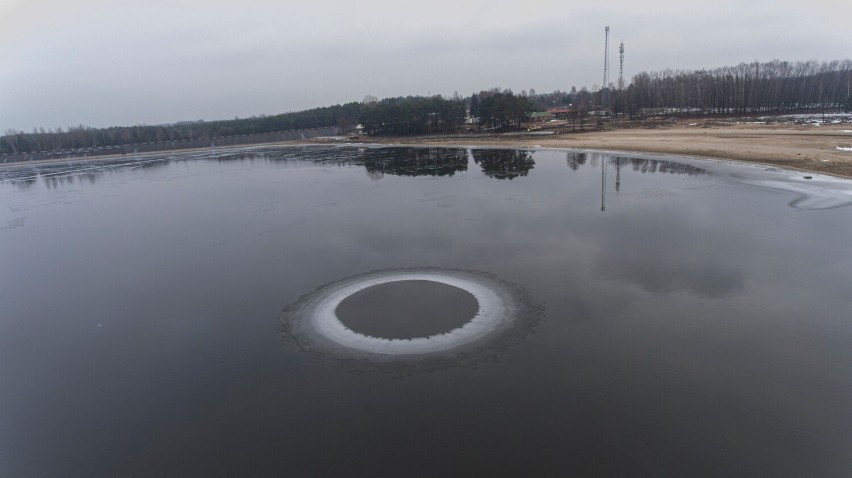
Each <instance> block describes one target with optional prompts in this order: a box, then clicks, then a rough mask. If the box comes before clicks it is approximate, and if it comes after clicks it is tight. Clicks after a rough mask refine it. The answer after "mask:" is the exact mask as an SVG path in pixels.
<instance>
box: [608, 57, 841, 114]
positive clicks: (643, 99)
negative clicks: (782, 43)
mask: <svg viewBox="0 0 852 478" xmlns="http://www.w3.org/2000/svg"><path fill="white" fill-rule="evenodd" d="M850 88H852V61H850V60H845V61H832V62H828V63H817V62H815V61H807V62H792V63H791V62H786V61H780V60H774V61H770V62H768V63H760V62H754V63H741V64H739V65H737V66H729V67H724V68H716V69H713V70H697V71H691V70H664V71H658V72H651V73H648V72H642V73H639V74H637V75H635V76H634V77H633V80H632V82H631V83H630V85H629V86H628V87H627V89H625V90H622V91H613V92H612V95H611V98H612V101H611V104H612V109H613V111H614V112H616V113H627V114H630V115H631V116H634V115H642V114H661V113H663V114H680V115H683V116H700V115H747V114H784V113H794V112H807V111H811V112H814V111H816V112H822V111H838V110H846V111H849V110H852V97H850V93H852V92H850Z"/></svg>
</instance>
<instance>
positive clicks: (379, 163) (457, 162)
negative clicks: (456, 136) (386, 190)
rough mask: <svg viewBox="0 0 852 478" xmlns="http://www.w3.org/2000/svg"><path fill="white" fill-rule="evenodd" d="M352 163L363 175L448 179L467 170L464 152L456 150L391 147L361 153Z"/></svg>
mask: <svg viewBox="0 0 852 478" xmlns="http://www.w3.org/2000/svg"><path fill="white" fill-rule="evenodd" d="M353 162H355V163H360V164H362V165H363V166H364V167H366V168H367V176H369V177H370V178H371V179H381V178H382V177H383V176H384V175H385V174H393V175H395V176H452V175H454V174H456V173H458V172H462V171H467V151H465V150H463V149H456V148H392V149H385V148H382V149H371V148H367V149H364V150H363V151H361V154H360V155H359V157H358V158H356V159H355V160H354V161H353Z"/></svg>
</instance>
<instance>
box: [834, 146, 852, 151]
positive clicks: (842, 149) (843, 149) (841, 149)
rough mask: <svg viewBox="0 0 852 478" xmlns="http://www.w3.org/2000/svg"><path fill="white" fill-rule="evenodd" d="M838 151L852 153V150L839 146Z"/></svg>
mask: <svg viewBox="0 0 852 478" xmlns="http://www.w3.org/2000/svg"><path fill="white" fill-rule="evenodd" d="M837 150H838V151H852V148H846V147H843V146H838V147H837Z"/></svg>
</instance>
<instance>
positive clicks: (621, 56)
mask: <svg viewBox="0 0 852 478" xmlns="http://www.w3.org/2000/svg"><path fill="white" fill-rule="evenodd" d="M623 89H624V40H621V45H619V46H618V91H621V90H623Z"/></svg>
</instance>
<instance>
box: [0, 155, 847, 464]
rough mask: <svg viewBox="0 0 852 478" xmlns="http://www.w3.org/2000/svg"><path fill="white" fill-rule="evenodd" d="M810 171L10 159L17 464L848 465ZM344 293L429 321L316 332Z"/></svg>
mask: <svg viewBox="0 0 852 478" xmlns="http://www.w3.org/2000/svg"><path fill="white" fill-rule="evenodd" d="M804 175H805V174H804V173H794V172H788V171H779V170H773V169H767V168H766V167H763V166H749V165H739V164H732V163H725V162H712V161H699V160H690V159H685V158H665V159H663V158H655V157H653V156H647V155H636V156H625V155H614V154H603V153H583V152H579V151H560V150H538V151H533V150H508V149H502V150H494V149H468V148H457V149H453V148H444V149H429V148H423V149H415V148H370V147H364V148H359V147H352V146H346V147H334V146H308V147H280V148H243V149H231V150H221V149H220V150H211V151H202V152H191V153H181V154H175V155H164V156H162V157H148V158H145V159H135V158H131V157H128V158H123V159H117V160H111V161H98V162H95V161H90V162H69V163H52V164H31V165H26V166H21V167H15V168H2V169H0V476H3V477H6V476H9V477H19V476H20V477H68V476H86V477H101V476H103V477H114V476H133V477H148V476H152V477H159V476H355V475H371V476H442V475H443V476H453V475H455V476H643V475H644V476H672V477H681V476H773V477H775V476H790V477H799V476H821V477H835V476H836V477H846V476H852V453H850V452H849V450H850V447H852V367H850V364H852V300H850V290H852V207H850V204H852V183H850V182H849V181H844V180H839V179H834V178H829V177H825V176H819V175H809V176H811V178H810V179H805V178H804ZM389 278H395V280H398V281H408V282H399V283H395V282H393V281H390V279H389ZM363 280H368V281H372V282H370V283H369V284H372V286H371V287H372V288H366V286H365V285H364V284H367V283H366V282H359V281H363ZM418 281H420V282H418ZM422 281H431V282H430V284H431V285H430V286H429V287H430V288H429V289H428V294H429V295H428V297H434V299H433V300H432V301H431V302H435V303H429V302H430V301H429V300H426V302H417V301H416V300H413V299H411V298H410V294H412V293H416V292H417V291H423V293H424V294H426V293H427V292H426V289H424V288H422V287H421V286H422ZM359 284H361V285H359ZM359 291H360V292H359ZM335 294H337V295H335ZM406 294H409V295H408V296H407V295H406ZM489 294H491V295H489ZM383 295H386V296H387V301H386V302H383V301H382V298H381V296H383ZM328 297H337V298H338V299H339V300H340V302H339V303H340V307H341V308H340V309H339V311H340V314H341V318H342V319H344V322H346V323H347V324H349V325H350V326H351V327H353V328H359V329H360V328H363V330H359V333H363V334H365V335H369V336H380V335H382V334H386V337H385V338H384V339H381V340H384V341H385V342H382V343H380V341H381V340H380V341H379V342H376V344H374V345H372V346H375V347H388V348H387V350H395V351H397V352H399V351H402V352H406V351H407V350H409V349H406V348H405V347H403V345H405V344H402V345H400V344H401V343H400V342H394V340H407V339H408V338H409V336H418V335H423V336H430V337H438V339H436V340H433V341H432V342H428V343H426V345H425V346H424V347H425V348H423V349H422V350H426V351H427V353H426V354H424V355H423V356H422V358H421V357H420V356H419V355H416V354H414V356H413V358H412V356H405V357H403V356H402V355H400V356H399V358H398V359H397V356H396V355H394V354H393V353H390V354H384V355H382V360H379V361H374V360H371V359H370V356H369V355H365V356H360V355H359V354H358V353H357V351H358V350H357V348H353V347H355V346H354V345H352V343H349V342H345V340H350V339H351V340H354V341H356V342H357V341H360V343H362V344H363V343H364V342H363V339H361V338H359V337H361V336H360V335H359V334H349V335H347V334H348V333H347V332H346V330H349V329H346V328H345V327H344V328H343V331H342V332H341V329H334V330H336V331H337V332H334V333H338V332H340V333H341V334H342V335H341V337H343V338H342V339H341V340H344V339H345V340H344V342H335V341H334V340H331V339H329V340H326V339H327V338H328V336H325V335H321V334H315V333H313V332H312V331H308V332H307V333H304V334H302V333H300V332H299V331H300V330H301V329H300V328H299V327H300V324H308V325H310V326H313V325H314V322H311V321H308V322H304V323H300V322H298V321H299V320H302V319H303V318H305V317H307V316H305V317H302V316H300V315H298V313H301V312H303V311H304V310H309V311H314V310H320V309H322V308H323V307H326V306H327V305H328V304H330V303H332V302H329V301H328V300H330V299H328V300H327V298H328ZM347 297H348V299H347ZM424 297H425V296H424ZM335 300H337V299H335ZM472 301H473V302H472ZM383 303H384V304H386V306H387V310H383V311H382V314H377V315H375V316H372V315H371V314H370V313H365V311H367V312H368V311H369V310H370V309H372V308H376V307H382V304H383ZM335 304H337V303H336V302H335ZM303 306H304V307H303ZM335 307H337V306H336V305H335V306H334V307H331V309H329V310H330V312H328V313H329V314H331V315H329V316H326V318H325V319H323V320H325V321H326V322H322V323H321V326H323V327H325V326H326V325H328V324H332V325H334V324H333V322H334V320H335V319H334V313H335V311H337V310H338V309H336V308H335ZM406 307H407V308H406ZM412 311H413V312H412ZM477 311H478V312H477ZM474 313H480V314H485V315H486V316H487V317H484V318H482V320H481V321H480V319H471V320H472V321H471V322H466V320H468V319H467V318H470V316H471V315H473V314H474ZM400 314H402V315H405V317H404V319H405V320H406V321H407V322H400V323H397V324H391V325H393V326H392V327H391V326H386V325H387V324H384V323H383V322H385V321H389V320H394V317H399V316H400ZM489 314H491V315H489ZM435 316H440V317H437V318H436V319H435V322H434V323H428V324H426V323H423V322H424V321H428V320H430V317H435ZM310 317H314V316H310ZM477 317H480V316H477ZM291 321H295V322H291ZM317 324H320V322H317ZM322 324H325V325H322ZM465 324H474V326H475V327H474V328H469V329H467V332H465V334H467V335H465V334H462V335H461V336H460V339H459V342H457V343H455V342H454V343H452V344H450V346H448V345H447V342H446V340H450V339H449V338H447V337H449V334H447V335H441V334H442V333H444V332H445V331H446V329H452V330H455V331H458V330H462V328H460V327H463V326H464V325H465ZM319 326H320V325H318V326H317V327H319ZM476 327H478V328H476ZM311 330H313V329H311ZM433 334H434V335H433ZM477 334H478V335H477ZM442 337H443V338H442ZM454 337H456V336H454ZM471 337H472V339H470V340H468V339H469V338H471ZM465 340H468V341H465ZM442 341H443V342H442ZM353 343H354V342H353ZM347 344H349V345H347ZM383 344H384V345H383ZM388 344H391V345H388ZM453 344H456V345H453ZM350 345H352V346H351V347H350ZM368 345H369V344H368ZM374 352H375V350H374V349H367V350H366V352H365V353H367V354H371V353H374Z"/></svg>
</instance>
